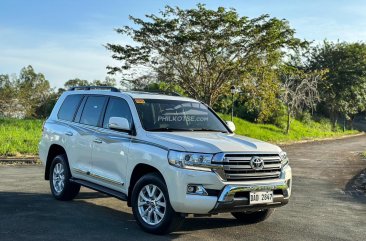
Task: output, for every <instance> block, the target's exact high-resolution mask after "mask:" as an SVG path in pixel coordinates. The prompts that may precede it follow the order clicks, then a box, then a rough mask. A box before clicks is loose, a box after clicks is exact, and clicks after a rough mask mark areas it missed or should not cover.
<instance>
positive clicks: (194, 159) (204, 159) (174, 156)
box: [168, 150, 213, 171]
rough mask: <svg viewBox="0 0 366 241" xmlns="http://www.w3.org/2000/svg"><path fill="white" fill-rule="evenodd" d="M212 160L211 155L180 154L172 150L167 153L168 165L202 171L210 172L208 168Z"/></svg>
mask: <svg viewBox="0 0 366 241" xmlns="http://www.w3.org/2000/svg"><path fill="white" fill-rule="evenodd" d="M212 158H213V155H212V154H204V153H191V152H180V151H172V150H171V151H169V154H168V161H169V163H170V165H173V166H176V167H180V168H187V169H195V170H202V171H211V168H210V167H211V166H212V164H211V160H212Z"/></svg>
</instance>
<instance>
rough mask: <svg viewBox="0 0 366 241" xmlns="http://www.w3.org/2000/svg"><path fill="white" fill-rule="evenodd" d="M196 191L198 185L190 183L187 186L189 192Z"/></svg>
mask: <svg viewBox="0 0 366 241" xmlns="http://www.w3.org/2000/svg"><path fill="white" fill-rule="evenodd" d="M195 191H196V187H195V186H191V185H188V187H187V193H193V192H195Z"/></svg>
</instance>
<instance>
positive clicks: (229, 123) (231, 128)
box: [226, 121, 236, 132]
mask: <svg viewBox="0 0 366 241" xmlns="http://www.w3.org/2000/svg"><path fill="white" fill-rule="evenodd" d="M226 125H227V126H228V127H229V129H230V130H231V131H232V132H234V131H235V129H236V128H235V124H234V122H232V121H226Z"/></svg>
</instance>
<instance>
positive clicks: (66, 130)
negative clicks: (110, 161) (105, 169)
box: [51, 94, 91, 171]
mask: <svg viewBox="0 0 366 241" xmlns="http://www.w3.org/2000/svg"><path fill="white" fill-rule="evenodd" d="M83 99H84V96H83V95H80V94H72V95H68V96H66V98H65V100H64V101H63V103H62V105H61V107H60V110H59V112H58V114H57V117H58V120H59V124H58V125H57V126H58V128H57V132H59V133H60V137H58V136H57V135H51V136H53V137H52V138H55V140H54V141H60V142H61V144H62V146H64V147H65V150H66V153H67V157H68V160H69V165H70V168H71V169H73V167H75V166H76V167H77V168H78V169H80V170H86V169H88V168H89V165H90V163H88V162H90V160H91V158H89V159H85V158H83V157H80V154H82V153H81V152H80V151H79V150H80V147H79V143H80V137H81V135H80V131H79V128H78V126H77V125H78V124H77V123H75V116H76V113H77V111H78V109H79V108H80V106H81V103H83ZM57 138H61V140H57ZM90 151H91V150H89V152H90ZM71 171H72V170H71Z"/></svg>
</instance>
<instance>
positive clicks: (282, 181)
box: [167, 165, 292, 214]
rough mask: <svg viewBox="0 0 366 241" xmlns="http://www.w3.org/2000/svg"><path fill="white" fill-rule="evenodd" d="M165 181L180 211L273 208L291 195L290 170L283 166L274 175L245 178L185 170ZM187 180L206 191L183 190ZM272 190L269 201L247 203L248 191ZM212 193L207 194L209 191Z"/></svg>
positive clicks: (238, 210) (203, 211)
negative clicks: (227, 179)
mask: <svg viewBox="0 0 366 241" xmlns="http://www.w3.org/2000/svg"><path fill="white" fill-rule="evenodd" d="M175 177H176V180H175V181H174V182H168V183H167V184H168V190H169V196H170V201H171V204H172V207H173V209H174V210H175V211H176V212H181V213H193V214H216V213H223V212H240V211H256V210H261V209H265V208H275V207H279V206H283V205H285V204H287V203H288V201H289V198H290V196H291V187H292V171H291V167H290V166H289V165H287V166H285V167H284V168H283V169H282V171H281V175H280V177H279V178H277V179H268V180H260V181H247V182H223V181H222V180H220V179H219V178H218V176H217V175H216V174H215V173H210V172H197V171H186V172H185V173H184V174H182V172H180V175H177V176H175ZM188 184H202V186H203V187H204V188H205V189H206V190H207V191H208V193H209V195H191V194H187V193H186V188H187V185H188ZM260 190H268V191H273V194H274V195H273V203H269V204H256V205H250V204H249V193H250V192H251V191H260ZM213 192H214V193H215V192H216V195H210V193H213Z"/></svg>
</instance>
